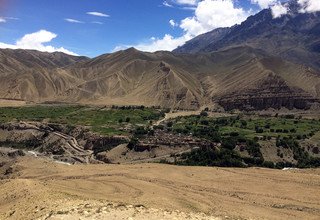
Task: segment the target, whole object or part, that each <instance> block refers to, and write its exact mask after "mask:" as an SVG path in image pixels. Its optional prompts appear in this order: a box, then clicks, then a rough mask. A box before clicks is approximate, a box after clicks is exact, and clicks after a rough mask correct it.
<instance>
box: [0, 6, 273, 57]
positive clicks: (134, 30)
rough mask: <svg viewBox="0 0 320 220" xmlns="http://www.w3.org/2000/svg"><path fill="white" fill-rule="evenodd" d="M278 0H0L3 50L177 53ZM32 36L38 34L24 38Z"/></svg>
mask: <svg viewBox="0 0 320 220" xmlns="http://www.w3.org/2000/svg"><path fill="white" fill-rule="evenodd" d="M275 1H277V0H167V1H164V0H0V47H2V48H3V47H8V48H10V47H12V48H16V47H18V46H17V41H19V40H20V44H19V45H20V46H21V47H22V48H24V49H33V48H34V49H38V48H40V49H39V50H42V46H43V45H45V46H50V48H49V47H48V51H49V52H52V51H51V50H59V48H63V49H65V50H66V51H70V52H72V53H75V54H79V55H85V56H89V57H94V56H97V55H100V54H103V53H109V52H112V51H115V50H118V49H124V48H127V47H130V46H135V47H137V48H138V49H141V50H145V51H155V50H162V49H163V50H171V49H174V48H175V47H176V46H179V45H181V44H183V43H184V42H185V41H186V40H189V39H191V38H192V37H194V36H196V35H198V34H201V33H204V32H207V31H209V30H212V29H214V28H217V27H222V26H231V25H234V24H236V23H240V22H241V21H243V20H244V19H246V17H248V16H249V15H251V14H253V13H255V12H257V11H259V10H260V9H262V8H265V7H266V6H264V5H263V4H265V3H266V2H273V3H274V2H275ZM254 2H255V3H254ZM268 6H269V5H267V7H268ZM88 12H96V13H94V14H95V15H90V14H88ZM97 13H100V14H97ZM97 15H100V16H97ZM101 15H102V16H101ZM66 19H68V20H66ZM70 21H73V22H70ZM170 21H171V22H170ZM40 30H43V32H41V33H39V31H40ZM31 33H36V34H33V35H28V36H27V37H25V38H24V40H21V38H22V37H24V36H25V35H26V34H31ZM41 39H43V40H41ZM33 40H34V41H36V42H33ZM1 45H2V46H1ZM26 45H28V46H26ZM25 47H26V48H25ZM29 47H30V48H29ZM43 48H44V49H43V50H47V49H46V48H47V47H43Z"/></svg>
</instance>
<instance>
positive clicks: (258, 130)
mask: <svg viewBox="0 0 320 220" xmlns="http://www.w3.org/2000/svg"><path fill="white" fill-rule="evenodd" d="M203 127H204V128H205V127H211V128H213V129H215V130H217V131H219V133H220V134H221V136H223V137H228V136H230V134H235V133H238V134H239V136H243V137H246V138H249V139H253V138H254V137H257V136H259V137H269V138H270V137H271V138H276V137H290V136H294V137H297V139H302V138H306V137H312V136H313V135H315V134H316V133H317V132H319V131H320V121H319V120H314V119H312V120H311V119H295V118H286V117H257V116H256V117H254V116H253V117H239V116H238V117H226V118H218V119H217V118H209V117H200V116H190V117H181V118H178V119H177V120H175V122H174V125H173V130H174V131H177V132H179V133H195V132H196V130H198V129H199V128H203Z"/></svg>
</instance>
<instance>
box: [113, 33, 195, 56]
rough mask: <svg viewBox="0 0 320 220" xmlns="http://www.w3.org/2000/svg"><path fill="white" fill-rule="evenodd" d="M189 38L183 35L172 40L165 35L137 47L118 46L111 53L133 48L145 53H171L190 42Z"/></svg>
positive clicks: (168, 35)
mask: <svg viewBox="0 0 320 220" xmlns="http://www.w3.org/2000/svg"><path fill="white" fill-rule="evenodd" d="M190 39H191V38H190V37H188V36H186V35H184V36H182V37H178V38H174V37H173V36H171V35H170V34H166V35H165V36H164V37H163V38H161V39H158V38H155V37H151V38H150V39H149V40H148V41H147V42H144V43H140V44H137V45H120V46H117V47H115V48H114V49H113V52H115V51H119V50H124V49H127V48H130V47H134V48H136V49H138V50H141V51H147V52H155V51H159V50H167V51H171V50H173V49H175V48H177V47H178V46H182V45H183V44H184V43H185V42H186V41H188V40H190Z"/></svg>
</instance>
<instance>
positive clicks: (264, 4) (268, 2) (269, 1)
mask: <svg viewBox="0 0 320 220" xmlns="http://www.w3.org/2000/svg"><path fill="white" fill-rule="evenodd" d="M251 2H252V3H253V4H257V5H259V6H260V8H262V9H266V8H269V7H270V6H272V5H275V4H276V3H277V0H251Z"/></svg>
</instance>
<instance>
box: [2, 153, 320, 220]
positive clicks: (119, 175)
mask: <svg viewBox="0 0 320 220" xmlns="http://www.w3.org/2000/svg"><path fill="white" fill-rule="evenodd" d="M7 177H9V178H8V179H3V180H0V185H1V187H0V195H1V197H0V210H1V211H0V219H319V216H320V200H319V197H320V169H305V170H274V169H272V170H271V169H262V168H248V169H235V168H215V167H182V166H171V165H162V164H135V165H104V164H103V165H102V164H99V165H93V164H90V165H66V164H59V163H56V162H53V161H50V160H48V159H44V158H34V157H31V156H26V157H22V158H19V159H18V160H17V161H16V163H14V164H13V165H12V166H11V172H10V174H9V176H7ZM178 210H179V211H178ZM211 216H215V217H211Z"/></svg>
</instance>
